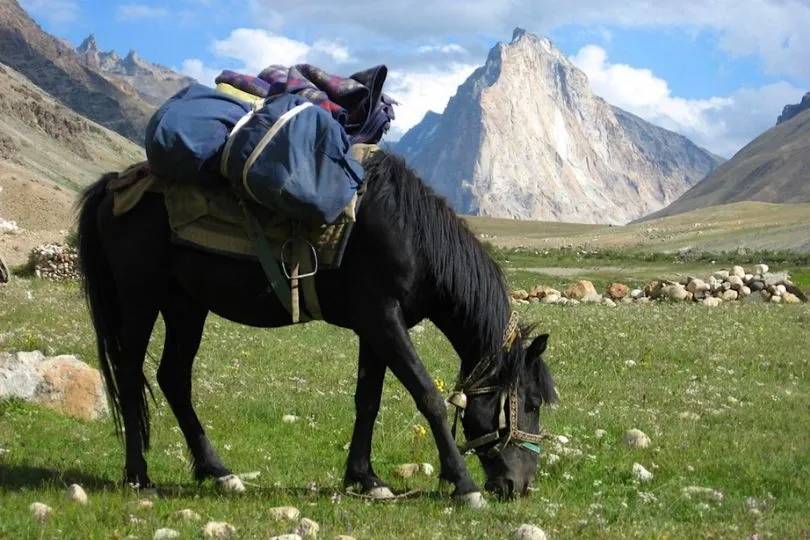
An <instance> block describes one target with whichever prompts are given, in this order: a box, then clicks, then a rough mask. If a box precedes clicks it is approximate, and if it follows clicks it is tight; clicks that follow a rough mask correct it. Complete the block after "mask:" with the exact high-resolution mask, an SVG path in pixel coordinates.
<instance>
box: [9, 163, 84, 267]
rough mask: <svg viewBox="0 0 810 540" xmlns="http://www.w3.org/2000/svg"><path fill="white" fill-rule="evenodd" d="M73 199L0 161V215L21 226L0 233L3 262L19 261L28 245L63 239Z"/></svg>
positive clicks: (70, 195)
mask: <svg viewBox="0 0 810 540" xmlns="http://www.w3.org/2000/svg"><path fill="white" fill-rule="evenodd" d="M74 200H75V194H73V193H72V192H69V191H68V190H66V189H64V188H61V187H59V186H55V185H53V184H49V183H46V182H42V181H39V180H36V179H35V178H33V177H32V176H31V175H28V174H26V173H25V172H23V171H20V170H19V169H16V168H12V167H8V166H6V164H4V163H3V162H0V218H3V219H5V220H8V221H14V222H16V223H17V226H18V227H19V228H20V229H21V230H20V232H16V233H4V234H0V254H2V256H3V258H4V259H5V260H6V263H8V264H9V265H10V266H15V265H18V264H23V263H24V262H25V261H26V260H27V259H28V253H29V252H30V250H31V249H32V248H34V247H36V246H38V245H40V244H44V243H48V242H59V241H62V240H64V238H65V236H66V234H67V231H68V230H70V228H71V227H72V225H73V213H72V206H73V201H74Z"/></svg>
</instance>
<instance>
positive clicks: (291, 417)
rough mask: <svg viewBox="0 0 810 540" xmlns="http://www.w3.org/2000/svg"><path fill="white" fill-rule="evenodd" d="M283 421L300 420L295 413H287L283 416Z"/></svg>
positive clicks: (288, 422)
mask: <svg viewBox="0 0 810 540" xmlns="http://www.w3.org/2000/svg"><path fill="white" fill-rule="evenodd" d="M281 421H282V422H284V423H286V424H292V423H293V422H298V417H297V416H295V415H294V414H285V415H284V416H282V417H281Z"/></svg>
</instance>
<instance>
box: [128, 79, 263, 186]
mask: <svg viewBox="0 0 810 540" xmlns="http://www.w3.org/2000/svg"><path fill="white" fill-rule="evenodd" d="M251 109H252V105H251V104H249V103H245V102H244V101H241V100H239V99H236V98H235V97H232V96H230V95H228V94H225V93H223V92H219V91H217V90H214V89H213V88H209V87H207V86H203V85H201V84H196V83H195V84H191V85H189V86H187V87H186V88H183V89H182V90H180V91H179V92H177V93H176V94H175V95H173V96H172V97H170V98H169V99H168V100H166V102H165V103H164V104H163V105H161V106H160V108H158V110H157V111H155V113H154V114H153V115H152V118H150V119H149V123H148V124H147V126H146V136H145V138H144V146H145V149H146V157H147V159H148V160H149V165H150V166H151V168H152V171H153V172H154V173H155V174H157V175H158V176H160V177H162V178H165V179H166V181H168V182H188V183H196V184H199V185H207V186H215V185H220V186H223V185H225V181H224V179H223V178H222V176H221V175H220V174H219V170H218V168H217V166H216V163H215V160H214V159H212V158H215V157H216V155H217V154H218V153H219V151H220V150H221V149H222V147H223V146H224V145H225V142H226V141H227V140H228V134H229V133H230V132H231V130H233V128H234V126H235V125H236V123H237V122H238V121H239V120H240V119H241V118H243V117H244V116H245V114H247V113H248V112H250V110H251Z"/></svg>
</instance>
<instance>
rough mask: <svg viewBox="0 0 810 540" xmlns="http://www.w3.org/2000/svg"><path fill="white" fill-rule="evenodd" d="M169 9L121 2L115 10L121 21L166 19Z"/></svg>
mask: <svg viewBox="0 0 810 540" xmlns="http://www.w3.org/2000/svg"><path fill="white" fill-rule="evenodd" d="M169 15H170V14H169V10H167V9H166V8H162V7H154V6H149V5H146V4H121V5H120V6H118V8H117V9H116V10H115V18H116V19H117V20H119V21H142V20H157V19H166V18H168V17H169Z"/></svg>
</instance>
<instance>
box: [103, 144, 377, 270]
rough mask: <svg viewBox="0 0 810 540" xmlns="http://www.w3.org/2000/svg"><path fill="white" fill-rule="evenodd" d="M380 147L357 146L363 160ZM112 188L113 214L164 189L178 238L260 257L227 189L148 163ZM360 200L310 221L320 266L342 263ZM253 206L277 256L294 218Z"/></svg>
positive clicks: (136, 167)
mask: <svg viewBox="0 0 810 540" xmlns="http://www.w3.org/2000/svg"><path fill="white" fill-rule="evenodd" d="M376 150H378V146H377V145H371V144H356V145H353V146H352V152H353V154H354V156H355V159H357V160H358V161H360V162H363V161H364V160H365V159H366V158H368V157H369V156H370V155H371V154H372V153H374V152H375V151H376ZM108 189H109V190H110V191H111V192H112V193H113V214H114V215H116V216H120V215H123V214H125V213H127V212H129V211H130V210H132V209H133V208H134V207H135V205H137V204H138V202H139V201H140V200H141V198H142V197H143V196H144V194H146V193H147V192H152V193H160V194H162V195H163V196H164V198H165V201H166V211H167V213H168V216H169V226H170V228H171V229H172V232H173V234H174V240H175V241H176V242H182V243H184V244H189V245H193V246H195V247H199V248H201V249H206V250H209V251H213V252H217V253H220V254H224V255H230V256H235V257H242V258H250V259H254V260H258V257H257V255H256V252H255V249H254V247H253V243H252V242H251V241H250V239H249V238H248V236H247V233H246V232H245V229H244V227H243V219H244V217H243V213H242V209H241V208H240V206H239V203H238V201H237V199H236V197H235V196H234V195H233V193H231V192H230V191H229V190H228V189H225V188H212V187H204V186H197V185H194V184H181V183H179V182H172V183H166V182H164V181H163V180H162V179H161V178H159V177H158V176H156V175H155V174H152V173H151V171H150V169H149V165H148V163H146V162H141V163H137V164H134V165H132V166H130V167H128V168H127V169H126V170H125V171H124V172H122V173H121V174H120V175H119V177H118V178H116V179H114V180H111V181H110V183H109V184H108ZM364 190H365V183H363V184H362V185H361V189H360V190H359V192H358V194H359V195H361V194H362V192H363V191H364ZM357 202H358V196H357V195H356V196H355V197H354V198H353V199H352V200H351V202H350V203H349V204H348V205H347V206H346V207H345V208H344V210H343V212H342V213H341V215H340V216H339V218H338V219H337V220H336V221H335V223H334V224H331V225H318V226H310V227H308V228H307V229H306V230H305V231H301V232H303V233H304V236H305V237H306V238H307V240H309V242H310V243H311V244H312V245H313V247H314V248H315V251H316V253H317V255H318V266H319V268H322V269H330V268H337V267H339V266H340V262H341V259H342V256H343V249H344V248H345V245H346V242H347V241H348V239H349V235H350V233H351V229H352V226H353V224H354V222H355V220H356V215H355V212H356V207H357ZM249 207H250V209H251V211H252V212H253V214H254V215H255V216H256V218H257V219H258V220H259V222H260V224H261V226H262V230H263V231H264V233H265V236H266V238H267V240H268V242H269V243H270V246H271V248H272V250H273V252H274V255H275V256H276V257H280V254H281V248H282V245H283V244H284V242H285V241H286V240H287V239H288V238H289V237H290V234H291V229H290V227H291V224H290V221H289V220H288V219H287V218H286V217H284V216H278V215H274V214H273V213H272V212H271V211H270V210H268V209H266V208H264V207H261V206H258V205H249Z"/></svg>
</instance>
